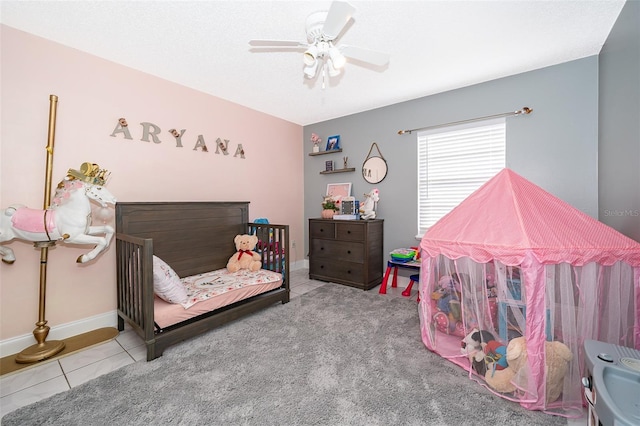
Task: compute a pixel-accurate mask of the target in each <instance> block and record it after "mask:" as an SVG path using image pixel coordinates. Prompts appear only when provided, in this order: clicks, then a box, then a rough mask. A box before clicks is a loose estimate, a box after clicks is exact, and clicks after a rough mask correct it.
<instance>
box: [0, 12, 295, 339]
mask: <svg viewBox="0 0 640 426" xmlns="http://www.w3.org/2000/svg"><path fill="white" fill-rule="evenodd" d="M0 30H1V34H0V35H1V37H0V40H1V51H2V57H1V60H2V62H1V63H2V68H1V86H0V89H1V94H2V96H1V98H2V100H1V108H2V122H1V133H0V135H1V137H0V208H6V207H7V206H8V205H10V204H14V203H20V204H26V205H28V206H29V207H34V208H41V207H42V205H43V200H44V180H45V167H46V151H45V147H46V144H47V128H48V114H49V96H50V95H51V94H54V95H57V96H58V98H59V100H58V110H57V121H56V134H55V136H56V137H55V147H54V157H53V181H54V182H53V186H54V187H55V185H56V184H57V182H58V181H59V180H60V179H62V177H64V175H65V174H66V171H67V169H69V168H76V169H77V168H79V167H80V164H81V163H83V162H86V161H89V162H93V163H98V164H99V165H100V166H101V167H104V168H107V169H108V170H110V171H111V179H110V181H109V183H108V184H107V189H109V191H110V192H112V193H113V194H114V195H115V196H116V197H117V198H118V201H200V200H207V201H208V200H219V201H250V202H251V204H250V209H249V211H250V219H255V218H256V217H267V218H269V220H270V221H271V223H283V224H289V225H290V226H291V239H292V240H295V241H297V242H300V243H301V242H302V238H303V222H304V220H303V218H304V213H303V195H304V193H303V180H304V179H303V143H302V140H303V133H302V127H301V126H299V125H297V124H293V123H290V122H287V121H284V120H281V119H278V118H275V117H272V116H269V115H267V114H264V113H261V112H258V111H255V110H252V109H249V108H246V107H243V106H240V105H238V104H234V103H231V102H228V101H226V100H223V99H220V98H216V97H214V96H211V95H207V94H204V93H201V92H198V91H196V90H192V89H190V88H187V87H185V86H181V85H179V84H176V83H172V82H169V81H166V80H163V79H160V78H157V77H154V76H151V75H148V74H145V73H142V72H139V71H136V70H134V69H131V68H127V67H124V66H121V65H118V64H115V63H112V62H109V61H106V60H103V59H100V58H97V57H95V56H92V55H89V54H86V53H83V52H80V51H78V50H75V49H71V48H68V47H65V46H62V45H60V44H57V43H53V42H51V41H49V40H46V39H43V38H39V37H36V36H33V35H31V34H28V33H25V32H22V31H18V30H15V29H13V28H10V27H7V26H5V25H1V26H0ZM123 48H125V49H126V46H123ZM274 102H277V100H274ZM120 117H124V118H126V119H127V122H128V124H129V126H128V128H129V130H130V132H131V136H132V140H128V139H125V138H124V137H123V135H122V134H117V135H116V137H111V136H110V135H111V134H112V132H113V131H114V129H116V126H117V124H118V119H119V118H120ZM141 122H151V123H153V124H155V125H157V126H159V127H160V128H161V129H162V132H161V133H160V134H159V138H160V140H161V143H158V144H156V143H154V142H152V141H150V142H143V141H141V140H140V139H141V138H142V136H143V127H142V126H141V125H140V123H141ZM173 128H175V129H178V130H179V131H180V130H181V129H186V132H185V133H184V135H183V136H182V143H183V147H182V148H178V147H176V139H175V138H174V137H173V136H172V135H171V134H170V133H169V132H168V131H169V130H170V129H173ZM198 135H202V136H203V137H204V140H205V141H206V144H207V147H208V151H209V152H202V151H201V150H200V149H198V150H193V147H194V146H195V145H196V141H197V140H198ZM218 138H220V139H227V140H229V141H230V142H229V155H227V156H224V155H222V154H216V153H215V152H216V146H215V141H216V139H218ZM150 140H151V139H150ZM238 143H241V144H242V146H243V148H244V151H245V157H246V158H245V159H240V158H239V157H236V158H234V153H235V150H236V146H237V144H238ZM112 211H113V210H112ZM112 216H113V215H112ZM95 221H96V217H95V215H94V222H95ZM108 222H110V223H111V224H113V217H111V218H110V219H109V220H108ZM297 246H298V247H303V246H304V244H297ZM9 247H11V248H12V249H13V250H14V251H15V253H16V258H17V260H16V262H15V263H14V264H13V265H7V264H2V265H0V341H2V340H5V339H10V338H13V337H16V336H22V335H25V334H29V333H31V332H32V331H33V329H34V327H35V323H36V322H37V321H38V283H39V258H40V251H39V250H36V249H35V248H34V247H33V245H32V244H31V243H27V242H23V241H14V242H11V243H10V244H9ZM90 249H91V247H90V246H75V247H70V246H65V245H64V244H60V245H58V246H56V247H55V248H54V249H52V250H50V251H49V261H48V274H47V295H46V297H47V299H46V301H47V303H46V314H45V318H46V319H47V320H48V325H49V326H50V327H52V328H55V327H56V326H57V325H62V324H66V323H71V322H77V321H81V320H83V319H86V318H89V317H92V316H96V315H101V314H104V313H108V312H112V311H114V310H115V309H116V300H115V298H116V292H115V255H114V244H112V246H111V247H110V248H109V250H108V251H107V252H105V253H103V254H102V255H100V256H99V257H98V258H96V259H95V260H94V261H92V262H90V263H88V264H84V265H80V264H77V263H76V262H75V260H76V258H77V257H78V256H79V255H81V254H83V253H85V252H87V251H88V250H90ZM298 250H301V249H300V248H298ZM302 259H304V255H303V253H302V252H300V253H296V252H295V251H294V252H293V253H292V258H291V260H292V261H293V262H295V261H300V260H302ZM114 321H115V317H114ZM114 324H115V323H114ZM34 342H35V341H34Z"/></svg>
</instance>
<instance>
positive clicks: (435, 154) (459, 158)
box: [418, 118, 506, 236]
mask: <svg viewBox="0 0 640 426" xmlns="http://www.w3.org/2000/svg"><path fill="white" fill-rule="evenodd" d="M505 140H506V124H505V119H504V118H500V119H494V120H487V121H482V122H475V123H472V124H466V125H460V126H450V127H444V128H442V127H441V128H439V129H435V130H430V131H425V132H420V133H418V232H419V236H421V235H423V234H424V232H425V231H426V230H427V229H429V227H430V226H432V225H433V224H434V223H436V222H437V221H438V220H439V219H440V218H441V217H442V216H444V215H446V214H447V213H449V212H450V211H451V210H452V209H453V208H454V207H455V206H457V205H458V204H460V202H461V201H462V200H464V199H465V198H467V196H469V195H470V194H471V193H472V192H473V191H475V190H476V189H478V188H479V187H480V186H482V185H483V184H484V183H485V182H486V181H488V180H489V179H491V178H492V177H493V176H495V175H496V174H497V173H498V172H499V171H500V170H502V169H503V168H504V167H505V145H506V144H505Z"/></svg>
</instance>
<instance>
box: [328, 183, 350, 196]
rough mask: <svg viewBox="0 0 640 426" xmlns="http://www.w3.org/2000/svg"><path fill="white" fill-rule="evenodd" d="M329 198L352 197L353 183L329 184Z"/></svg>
mask: <svg viewBox="0 0 640 426" xmlns="http://www.w3.org/2000/svg"><path fill="white" fill-rule="evenodd" d="M327 196H332V197H340V198H339V199H342V198H344V197H350V196H351V182H349V183H329V184H327Z"/></svg>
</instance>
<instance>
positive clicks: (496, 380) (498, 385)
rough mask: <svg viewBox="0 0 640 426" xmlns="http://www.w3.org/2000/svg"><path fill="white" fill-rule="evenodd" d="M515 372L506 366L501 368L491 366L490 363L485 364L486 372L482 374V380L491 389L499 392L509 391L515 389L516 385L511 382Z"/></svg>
mask: <svg viewBox="0 0 640 426" xmlns="http://www.w3.org/2000/svg"><path fill="white" fill-rule="evenodd" d="M515 375H516V372H515V371H514V370H513V368H510V367H507V368H505V369H503V370H498V369H495V368H493V365H492V364H488V365H487V372H486V373H485V375H484V381H485V382H486V383H487V385H489V386H490V387H491V389H493V390H495V391H497V392H501V393H511V392H513V391H515V390H516V386H515V385H514V384H513V383H512V380H513V378H514V377H515Z"/></svg>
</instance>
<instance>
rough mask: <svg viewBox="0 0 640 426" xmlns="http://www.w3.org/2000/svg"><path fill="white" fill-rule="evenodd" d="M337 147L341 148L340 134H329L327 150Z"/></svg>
mask: <svg viewBox="0 0 640 426" xmlns="http://www.w3.org/2000/svg"><path fill="white" fill-rule="evenodd" d="M335 149H340V135H335V136H329V137H328V138H327V147H326V148H325V151H333V150H335Z"/></svg>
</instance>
